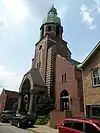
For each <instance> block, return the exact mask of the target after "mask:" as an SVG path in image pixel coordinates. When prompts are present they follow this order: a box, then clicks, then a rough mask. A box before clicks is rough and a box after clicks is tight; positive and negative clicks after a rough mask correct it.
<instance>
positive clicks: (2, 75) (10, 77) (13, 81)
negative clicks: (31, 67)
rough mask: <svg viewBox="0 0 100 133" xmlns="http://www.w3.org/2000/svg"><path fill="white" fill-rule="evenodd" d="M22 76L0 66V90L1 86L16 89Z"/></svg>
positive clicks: (0, 89)
mask: <svg viewBox="0 0 100 133" xmlns="http://www.w3.org/2000/svg"><path fill="white" fill-rule="evenodd" d="M21 79H22V76H19V75H17V74H16V73H14V72H10V71H8V70H7V69H5V67H3V66H0V92H1V91H2V88H5V89H8V90H15V91H18V89H19V86H20V83H21Z"/></svg>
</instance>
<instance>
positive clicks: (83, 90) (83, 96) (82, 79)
mask: <svg viewBox="0 0 100 133" xmlns="http://www.w3.org/2000/svg"><path fill="white" fill-rule="evenodd" d="M82 81H83V99H84V116H85V117H86V102H85V90H84V75H83V69H82Z"/></svg>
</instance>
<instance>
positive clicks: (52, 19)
mask: <svg viewBox="0 0 100 133" xmlns="http://www.w3.org/2000/svg"><path fill="white" fill-rule="evenodd" d="M46 23H56V24H60V25H61V20H60V18H59V17H58V16H57V10H56V8H55V7H54V5H52V7H51V9H50V10H49V12H48V14H47V17H46V18H45V19H44V21H43V24H46Z"/></svg>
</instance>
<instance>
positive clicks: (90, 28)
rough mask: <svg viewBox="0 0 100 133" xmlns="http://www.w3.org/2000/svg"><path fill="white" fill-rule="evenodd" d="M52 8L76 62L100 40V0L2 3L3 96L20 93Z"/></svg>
mask: <svg viewBox="0 0 100 133" xmlns="http://www.w3.org/2000/svg"><path fill="white" fill-rule="evenodd" d="M52 4H54V5H55V7H56V8H57V11H58V16H59V17H60V18H61V22H62V26H63V28H64V33H63V38H64V40H65V41H67V42H68V47H69V49H70V50H71V52H72V58H74V59H75V60H78V61H80V62H82V61H83V60H84V59H85V57H86V56H87V55H88V54H89V52H90V51H91V50H92V49H93V47H94V46H95V45H96V43H97V42H98V41H99V40H100V38H99V36H100V35H99V34H100V32H99V31H100V24H99V23H100V0H77V1H73V0H61V1H60V0H59V1H58V0H50V1H48V0H42V1H40V0H0V92H1V90H2V88H5V89H9V90H14V91H18V89H19V86H20V83H21V80H22V78H23V75H24V74H25V73H26V72H27V71H28V70H29V69H30V68H31V63H32V58H33V57H34V51H35V43H36V42H38V40H39V35H40V26H41V24H42V21H43V19H44V18H45V17H46V15H47V12H48V11H49V9H50V7H51V6H52Z"/></svg>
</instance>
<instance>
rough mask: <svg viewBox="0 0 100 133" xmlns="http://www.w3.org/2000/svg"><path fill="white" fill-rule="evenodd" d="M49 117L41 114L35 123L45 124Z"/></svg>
mask: <svg viewBox="0 0 100 133" xmlns="http://www.w3.org/2000/svg"><path fill="white" fill-rule="evenodd" d="M48 120H49V117H48V116H41V117H39V118H38V119H37V120H36V123H35V124H36V125H45V124H47V123H48Z"/></svg>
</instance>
